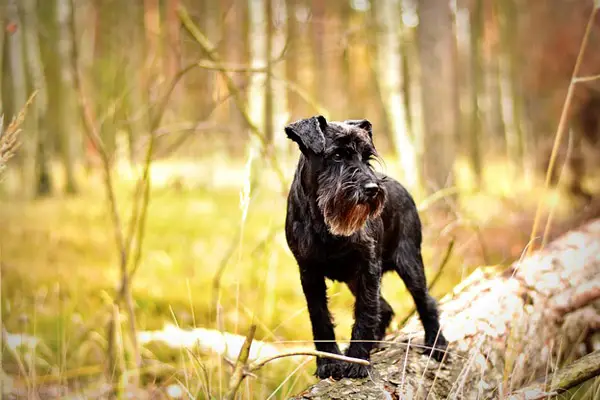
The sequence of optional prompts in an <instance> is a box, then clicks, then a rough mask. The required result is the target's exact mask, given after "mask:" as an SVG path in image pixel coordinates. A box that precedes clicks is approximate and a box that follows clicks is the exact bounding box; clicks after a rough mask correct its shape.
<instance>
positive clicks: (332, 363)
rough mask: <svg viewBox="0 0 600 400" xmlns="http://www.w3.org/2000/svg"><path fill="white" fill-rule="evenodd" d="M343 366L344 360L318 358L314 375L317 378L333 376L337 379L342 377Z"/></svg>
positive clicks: (344, 366)
mask: <svg viewBox="0 0 600 400" xmlns="http://www.w3.org/2000/svg"><path fill="white" fill-rule="evenodd" d="M345 368H346V363H345V362H343V361H339V360H333V359H327V358H326V359H322V360H319V362H318V363H317V372H316V373H315V375H316V376H317V377H318V378H319V379H327V378H333V379H335V380H339V379H342V378H343V377H344V370H345Z"/></svg>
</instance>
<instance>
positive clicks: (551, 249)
mask: <svg viewBox="0 0 600 400" xmlns="http://www.w3.org/2000/svg"><path fill="white" fill-rule="evenodd" d="M599 299H600V219H599V220H595V221H592V222H590V223H588V224H586V225H584V226H581V227H580V228H578V229H576V230H573V231H571V232H568V233H566V234H565V235H563V236H561V237H559V238H557V239H556V240H555V241H553V242H552V243H551V244H549V245H548V246H546V248H545V249H543V250H541V251H538V252H537V253H534V254H532V255H531V256H530V257H527V258H525V259H523V260H520V261H517V262H515V263H513V264H512V265H511V266H510V267H509V268H507V269H504V270H499V268H495V267H490V268H481V269H478V270H477V271H475V272H474V273H473V274H471V275H470V276H469V278H467V279H466V280H465V281H464V282H463V283H461V284H460V285H459V286H457V287H456V288H455V289H454V291H453V292H452V293H450V294H448V295H447V296H445V297H444V298H443V299H442V300H441V301H440V308H441V321H442V329H443V330H444V334H445V336H446V338H447V339H448V340H449V341H450V346H449V348H448V353H447V354H446V357H445V359H444V360H443V361H442V363H438V362H436V361H434V360H432V359H429V358H428V357H426V356H424V355H422V352H421V346H422V343H423V342H422V338H423V332H422V329H421V325H420V322H419V320H418V319H417V317H416V316H415V317H413V318H411V319H410V320H409V321H408V323H407V324H406V325H405V326H404V328H403V329H402V330H400V331H399V332H397V333H395V334H392V335H388V336H387V337H386V338H385V343H382V344H381V346H380V347H379V349H377V350H376V351H374V352H373V354H372V358H371V360H372V367H373V368H372V373H371V376H370V377H367V378H365V379H361V380H351V379H342V380H340V381H333V380H330V379H326V380H322V381H320V382H318V383H317V384H315V385H314V386H312V387H310V388H308V389H306V390H305V391H303V392H302V393H300V394H298V395H296V397H294V398H295V399H429V400H436V399H447V398H448V399H476V398H477V399H495V398H506V397H507V396H508V395H510V394H511V393H513V392H515V391H517V390H518V389H519V388H523V387H525V386H527V385H528V384H529V383H531V382H535V381H536V380H539V379H542V380H543V379H544V378H545V377H547V378H548V380H549V381H552V376H553V374H554V373H555V371H556V370H557V369H558V367H560V366H561V365H563V364H565V363H570V362H571V361H573V360H576V359H578V358H580V357H582V356H584V355H585V354H587V353H591V352H592V351H593V350H594V344H593V342H592V337H593V336H594V333H595V332H598V331H599V330H600V300H599Z"/></svg>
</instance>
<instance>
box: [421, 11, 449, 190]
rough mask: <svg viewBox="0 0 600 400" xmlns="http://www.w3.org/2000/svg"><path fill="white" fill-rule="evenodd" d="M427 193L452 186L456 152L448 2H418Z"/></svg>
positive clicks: (424, 167)
mask: <svg viewBox="0 0 600 400" xmlns="http://www.w3.org/2000/svg"><path fill="white" fill-rule="evenodd" d="M417 7H418V14H419V26H418V27H417V41H418V45H419V61H420V68H421V102H422V108H423V110H422V116H423V128H424V143H425V149H426V151H425V153H424V160H423V161H424V165H423V169H424V170H423V173H424V177H425V179H424V182H426V189H427V190H431V189H433V190H434V191H435V190H439V189H442V188H444V187H447V186H452V185H453V183H454V182H453V179H454V178H453V175H454V174H453V166H454V157H455V152H456V150H455V149H456V139H457V136H456V134H457V132H456V124H457V120H456V114H455V108H454V107H455V106H456V99H455V95H456V93H455V88H454V85H455V82H456V74H455V61H454V57H455V50H454V49H455V35H454V26H453V16H452V10H451V9H450V2H449V1H438V0H420V1H418V2H417Z"/></svg>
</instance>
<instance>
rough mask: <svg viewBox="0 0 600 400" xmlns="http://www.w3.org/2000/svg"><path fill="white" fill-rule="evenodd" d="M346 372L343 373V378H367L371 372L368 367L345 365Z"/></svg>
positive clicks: (352, 364)
mask: <svg viewBox="0 0 600 400" xmlns="http://www.w3.org/2000/svg"><path fill="white" fill-rule="evenodd" d="M346 365H347V366H346V370H345V371H344V378H354V379H359V378H366V377H367V376H369V371H370V370H371V368H370V366H368V365H361V364H354V363H347V364H346Z"/></svg>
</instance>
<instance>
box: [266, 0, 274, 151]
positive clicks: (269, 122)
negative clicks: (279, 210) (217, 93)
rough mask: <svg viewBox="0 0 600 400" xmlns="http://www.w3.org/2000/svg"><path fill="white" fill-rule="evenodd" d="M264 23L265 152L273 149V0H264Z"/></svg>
mask: <svg viewBox="0 0 600 400" xmlns="http://www.w3.org/2000/svg"><path fill="white" fill-rule="evenodd" d="M264 7H265V23H266V28H267V29H266V37H265V47H266V49H265V61H266V70H267V73H266V74H265V89H264V96H265V97H264V100H265V103H264V107H265V108H264V110H263V112H264V120H265V121H264V123H265V138H266V146H267V148H266V149H265V150H266V152H267V154H270V152H271V151H273V137H274V135H275V132H274V128H273V96H274V93H273V78H272V73H273V63H272V60H273V31H274V26H273V1H272V0H265V2H264Z"/></svg>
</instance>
